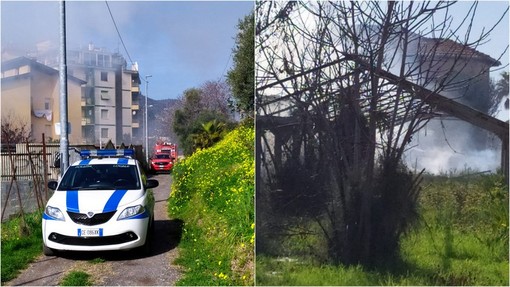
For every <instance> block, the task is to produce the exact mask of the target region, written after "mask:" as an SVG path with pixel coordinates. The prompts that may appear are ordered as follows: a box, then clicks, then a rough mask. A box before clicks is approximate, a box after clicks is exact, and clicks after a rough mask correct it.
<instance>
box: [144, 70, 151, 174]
mask: <svg viewBox="0 0 510 287" xmlns="http://www.w3.org/2000/svg"><path fill="white" fill-rule="evenodd" d="M150 77H152V75H146V76H145V162H146V163H147V164H149V128H148V126H147V125H148V121H147V98H148V97H149V80H147V78H150Z"/></svg>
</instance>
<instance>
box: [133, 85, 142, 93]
mask: <svg viewBox="0 0 510 287" xmlns="http://www.w3.org/2000/svg"><path fill="white" fill-rule="evenodd" d="M131 92H132V93H139V92H140V87H138V86H132V87H131Z"/></svg>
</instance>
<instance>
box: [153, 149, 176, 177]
mask: <svg viewBox="0 0 510 287" xmlns="http://www.w3.org/2000/svg"><path fill="white" fill-rule="evenodd" d="M176 159H177V145H176V144H173V143H169V142H163V141H158V142H156V145H155V146H154V150H153V154H152V157H151V159H150V165H149V166H150V169H151V170H152V171H153V172H163V171H166V172H170V171H171V170H172V168H173V166H174V162H175V160H176Z"/></svg>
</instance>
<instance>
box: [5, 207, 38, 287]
mask: <svg viewBox="0 0 510 287" xmlns="http://www.w3.org/2000/svg"><path fill="white" fill-rule="evenodd" d="M25 218H26V225H25V224H24V223H23V221H22V220H21V217H20V218H15V219H12V220H9V221H7V222H5V223H2V256H1V257H2V259H1V261H2V272H1V273H2V283H5V282H8V281H10V280H12V279H14V278H16V276H17V275H18V274H19V272H20V270H23V269H25V268H26V267H27V266H28V264H29V263H30V262H32V261H33V260H34V259H35V258H36V257H37V256H38V255H40V254H41V253H42V243H41V242H42V241H41V238H42V231H41V213H39V212H36V213H33V214H27V215H25Z"/></svg>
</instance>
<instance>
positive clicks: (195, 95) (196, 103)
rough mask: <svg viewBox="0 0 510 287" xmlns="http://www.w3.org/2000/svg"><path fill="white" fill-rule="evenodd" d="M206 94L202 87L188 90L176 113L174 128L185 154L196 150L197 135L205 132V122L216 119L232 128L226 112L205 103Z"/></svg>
mask: <svg viewBox="0 0 510 287" xmlns="http://www.w3.org/2000/svg"><path fill="white" fill-rule="evenodd" d="M204 96H206V94H204V93H203V91H202V90H200V89H195V88H193V89H188V90H186V91H185V92H184V96H183V99H182V107H181V108H180V109H177V110H176V111H175V114H174V120H173V129H174V131H175V133H176V134H177V136H178V137H179V143H180V148H181V149H182V151H183V153H184V154H185V155H190V154H192V153H193V152H194V151H195V150H196V148H197V146H196V145H195V140H196V137H197V136H196V135H197V134H201V133H202V132H203V130H204V127H203V125H204V124H205V123H207V122H211V121H216V122H217V123H218V124H220V123H221V124H223V125H225V127H226V128H230V125H231V124H232V123H231V121H230V119H229V118H228V116H227V115H226V114H224V113H222V112H221V111H218V110H216V109H212V108H210V107H208V106H207V105H205V104H204V103H205V102H206V101H204V99H203V97H204Z"/></svg>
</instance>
